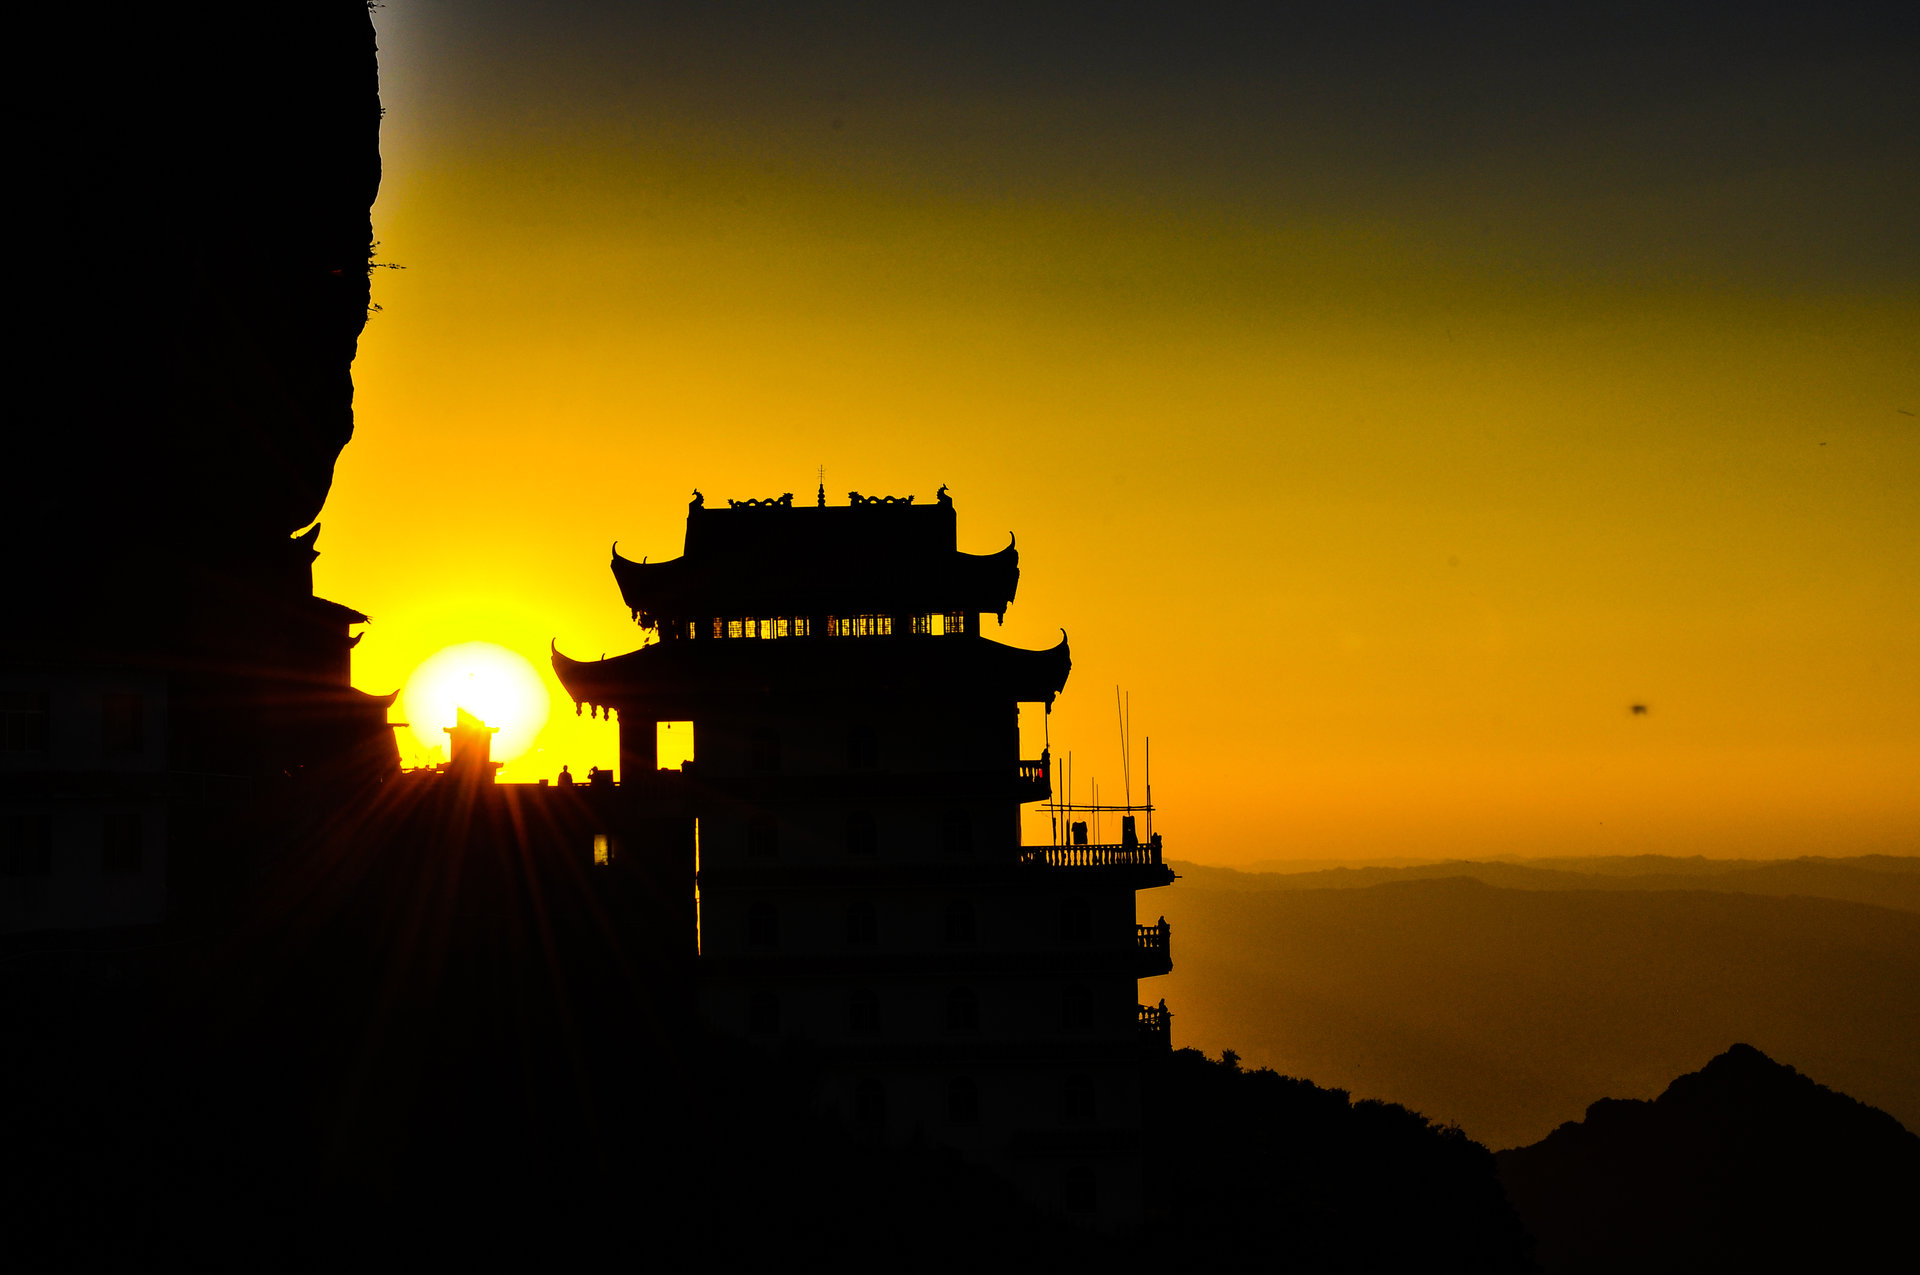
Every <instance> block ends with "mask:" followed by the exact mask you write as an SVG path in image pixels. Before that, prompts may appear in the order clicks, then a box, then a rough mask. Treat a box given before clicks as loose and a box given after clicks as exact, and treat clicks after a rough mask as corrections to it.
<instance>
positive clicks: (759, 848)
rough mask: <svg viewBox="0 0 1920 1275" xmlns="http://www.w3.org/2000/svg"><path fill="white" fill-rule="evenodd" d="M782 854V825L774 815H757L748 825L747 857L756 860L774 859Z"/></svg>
mask: <svg viewBox="0 0 1920 1275" xmlns="http://www.w3.org/2000/svg"><path fill="white" fill-rule="evenodd" d="M779 854H780V825H779V824H778V823H775V822H774V818H773V816H772V815H755V816H754V817H753V819H752V821H751V822H749V823H748V824H747V855H748V857H750V858H754V859H773V858H778V857H779Z"/></svg>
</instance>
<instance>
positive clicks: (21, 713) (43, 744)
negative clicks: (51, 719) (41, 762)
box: [0, 691, 47, 753]
mask: <svg viewBox="0 0 1920 1275" xmlns="http://www.w3.org/2000/svg"><path fill="white" fill-rule="evenodd" d="M46 751H47V693H46V692H45V691H6V692H0V753H44V752H46Z"/></svg>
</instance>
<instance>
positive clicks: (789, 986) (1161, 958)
mask: <svg viewBox="0 0 1920 1275" xmlns="http://www.w3.org/2000/svg"><path fill="white" fill-rule="evenodd" d="M612 565H613V573H614V576H615V579H616V580H617V582H618V584H619V587H620V591H621V595H622V597H623V599H624V600H625V603H626V605H627V607H628V608H629V610H630V611H631V612H632V615H633V618H634V619H635V621H637V623H638V624H639V626H640V628H641V629H642V631H643V633H644V634H645V635H646V644H645V645H643V646H641V647H640V648H639V649H638V650H634V651H632V652H629V653H627V654H625V655H621V656H617V657H615V658H611V659H601V660H597V661H576V660H572V659H569V658H567V657H566V656H565V655H562V654H560V652H559V651H558V650H557V649H556V650H555V652H554V656H553V662H554V668H555V671H556V673H557V674H558V676H559V679H560V682H561V684H562V685H563V686H565V687H566V689H567V691H568V692H569V693H570V694H571V696H572V697H573V699H574V700H575V703H576V706H577V708H578V709H579V710H582V711H588V710H590V711H592V712H594V713H596V714H599V713H605V714H607V715H609V716H615V717H617V718H618V721H619V732H620V775H619V784H618V791H619V801H620V804H621V806H622V807H623V808H624V809H625V811H626V814H625V817H624V818H623V820H622V824H623V826H629V827H635V828H652V829H654V830H655V831H654V832H652V833H649V834H648V835H645V836H641V837H635V838H632V839H631V844H629V845H622V844H620V842H621V836H622V834H621V833H620V832H619V831H616V832H615V833H614V834H613V836H614V844H613V846H612V847H611V854H612V856H614V857H615V858H618V857H620V856H622V855H646V856H650V857H660V856H666V857H671V858H674V859H675V862H673V863H665V862H662V863H656V864H652V865H650V868H651V871H650V873H649V875H651V876H652V877H654V878H655V879H658V880H668V881H671V880H674V879H676V878H677V879H679V880H681V881H684V883H685V888H686V891H687V893H688V896H689V897H690V899H692V900H693V902H694V906H693V907H692V908H690V909H689V913H688V916H687V924H688V932H687V934H686V942H687V944H688V946H689V947H691V948H693V949H694V950H696V951H697V952H698V957H697V960H696V962H695V968H696V978H695V988H696V992H695V994H696V996H697V999H698V1002H699V1005H700V1008H701V1012H702V1014H703V1015H704V1017H705V1018H706V1019H707V1020H708V1021H709V1022H710V1023H712V1024H714V1025H715V1026H717V1027H719V1028H721V1029H723V1030H725V1031H729V1032H732V1033H736V1034H738V1035H740V1036H742V1037H747V1038H751V1039H754V1040H758V1041H761V1042H765V1043H767V1044H769V1045H773V1044H778V1043H786V1044H790V1045H794V1046H797V1047H799V1048H801V1049H803V1050H804V1051H806V1052H807V1053H808V1054H809V1055H810V1056H811V1057H812V1058H813V1059H814V1060H816V1061H817V1063H818V1064H819V1066H820V1071H821V1075H822V1078H823V1079H822V1085H823V1092H822V1094H821V1099H822V1101H823V1102H824V1103H825V1104H826V1105H828V1106H829V1107H831V1108H834V1109H837V1110H838V1111H840V1112H841V1113H842V1115H843V1116H844V1117H845V1118H846V1119H847V1120H848V1121H849V1122H851V1123H853V1124H854V1125H856V1126H857V1127H859V1128H860V1129H862V1130H863V1131H864V1132H865V1133H866V1134H867V1135H868V1136H871V1137H873V1138H876V1139H885V1140H900V1141H905V1140H908V1139H914V1138H919V1139H924V1140H927V1141H932V1142H935V1143H942V1144H946V1145H949V1146H952V1147H955V1148H958V1149H960V1150H961V1151H962V1152H964V1153H965V1154H967V1155H969V1156H971V1157H973V1158H975V1159H977V1160H979V1161H982V1162H984V1163H987V1164H990V1165H992V1166H994V1167H995V1168H997V1169H998V1170H999V1171H1001V1172H1003V1173H1005V1174H1006V1175H1007V1176H1009V1177H1010V1178H1012V1179H1013V1180H1015V1181H1016V1182H1018V1183H1019V1184H1021V1186H1022V1187H1023V1188H1024V1189H1025V1190H1026V1191H1027V1192H1028V1193H1029V1194H1030V1195H1031V1196H1032V1197H1033V1198H1035V1199H1036V1200H1038V1201H1039V1202H1041V1203H1042V1204H1044V1205H1046V1206H1048V1207H1052V1208H1057V1209H1059V1210H1061V1211H1063V1212H1067V1213H1072V1214H1080V1215H1084V1216H1087V1217H1088V1218H1089V1220H1091V1221H1094V1222H1095V1223H1096V1224H1099V1225H1104V1226H1108V1227H1112V1228H1124V1227H1127V1226H1129V1225H1131V1224H1133V1223H1135V1222H1137V1220H1138V1218H1139V1213H1140V1205H1141V1185H1140V1175H1141V1164H1140V1152H1139V1132H1140V1129H1139V1125H1140V1069H1141V1067H1142V1065H1143V1059H1144V1057H1145V1053H1144V1051H1148V1050H1152V1049H1164V1048H1166V1045H1167V1040H1168V1034H1167V1030H1166V1028H1167V1015H1166V1013H1165V1009H1164V1005H1162V1006H1160V1007H1157V1008H1148V1007H1146V1006H1144V1005H1142V1004H1141V1003H1140V1001H1141V998H1140V996H1139V995H1138V990H1137V980H1138V979H1140V978H1143V977H1150V976H1153V975H1157V974H1164V973H1166V972H1167V971H1168V970H1169V969H1170V968H1171V964H1170V961H1169V958H1168V943H1167V931H1166V927H1165V924H1164V923H1161V924H1160V925H1157V926H1141V925H1138V924H1136V920H1135V906H1134V894H1135V891H1137V890H1140V889H1143V888H1149V887H1153V886H1159V885H1164V884H1167V883H1168V882H1170V881H1171V880H1172V873H1171V872H1170V871H1169V870H1168V869H1167V868H1166V866H1165V865H1164V863H1163V862H1162V858H1161V852H1160V843H1159V838H1158V837H1157V836H1153V835H1152V834H1151V832H1150V831H1149V833H1148V836H1147V837H1146V838H1145V839H1142V838H1140V837H1138V836H1136V835H1135V834H1134V831H1133V829H1134V824H1133V821H1132V818H1131V817H1130V816H1129V817H1128V818H1127V819H1126V820H1125V822H1124V824H1123V825H1122V826H1123V829H1124V831H1123V835H1122V841H1121V843H1119V844H1115V845H1111V846H1099V845H1088V844H1085V841H1086V838H1085V836H1084V834H1083V833H1082V834H1080V835H1078V837H1077V838H1076V836H1075V834H1074V833H1073V832H1071V831H1069V829H1070V828H1071V827H1072V825H1070V824H1068V823H1065V822H1063V821H1061V820H1059V819H1056V820H1055V824H1056V826H1057V827H1058V828H1059V829H1060V832H1059V833H1058V835H1056V836H1055V837H1054V838H1053V840H1054V842H1056V843H1058V844H1050V845H1044V846H1025V845H1023V844H1022V835H1021V807H1022V805H1023V804H1024V803H1030V802H1050V801H1051V799H1052V798H1053V788H1052V780H1053V775H1052V764H1051V761H1050V758H1049V757H1048V755H1047V754H1046V752H1045V751H1042V753H1041V755H1040V756H1039V757H1037V758H1022V757H1021V755H1020V752H1021V749H1020V730H1019V712H1020V708H1021V706H1022V705H1028V706H1031V707H1033V708H1036V709H1038V710H1039V711H1041V712H1043V713H1044V712H1048V711H1050V709H1051V706H1052V704H1053V701H1054V698H1055V697H1056V696H1057V695H1059V694H1060V693H1061V691H1062V690H1063V688H1064V687H1065V685H1066V681H1067V676H1068V672H1069V670H1070V668H1071V666H1072V661H1071V658H1070V655H1069V652H1068V648H1067V644H1066V641H1065V637H1064V634H1063V636H1062V640H1061V642H1060V643H1059V644H1058V645H1056V646H1053V647H1051V648H1048V649H1044V650H1026V649H1021V648H1017V647H1013V646H1008V645H1004V644H1002V643H999V642H995V641H993V640H991V639H989V638H987V637H986V636H985V635H984V634H983V633H982V632H981V618H982V617H983V616H985V615H989V614H991V615H994V616H996V617H999V616H1004V614H1005V612H1006V610H1007V608H1008V607H1009V606H1010V605H1011V604H1012V602H1013V599H1014V593H1015V590H1016V588H1017V586H1018V583H1019V578H1020V568H1019V555H1018V551H1017V550H1016V548H1015V547H1014V545H1013V544H1011V543H1009V544H1008V545H1007V546H1006V547H1005V548H1004V549H1000V550H998V551H997V552H991V553H985V554H971V553H966V552H963V551H961V550H960V549H959V547H958V533H957V524H956V517H955V512H954V507H953V504H952V502H951V500H950V499H949V498H948V497H947V494H946V491H945V489H944V488H943V489H941V492H940V493H939V496H938V497H937V498H936V500H935V501H934V502H933V503H931V504H928V503H915V502H914V500H913V498H912V497H899V498H895V497H886V498H866V497H862V496H860V495H859V494H858V493H854V494H853V495H852V497H851V500H850V503H848V504H845V505H831V506H829V505H828V504H827V503H826V498H825V493H824V490H823V491H822V492H821V493H820V496H819V499H818V502H817V503H816V504H814V505H811V506H808V505H798V506H796V505H795V504H794V502H793V500H792V498H791V497H790V496H786V497H780V498H778V499H775V500H765V501H732V502H729V503H728V507H726V508H715V507H708V506H707V505H706V503H705V501H704V500H703V499H702V498H701V497H700V496H699V494H698V493H695V499H694V501H693V504H692V506H691V508H690V509H689V511H688V515H687V526H686V541H685V547H684V550H683V552H682V554H681V555H680V556H679V557H677V558H671V559H668V560H666V561H659V562H655V561H648V560H645V559H643V560H641V561H638V562H636V561H632V560H630V559H628V558H625V557H622V556H620V555H619V554H618V553H617V552H616V553H615V555H614V558H613V564H612ZM667 723H672V724H674V728H675V729H677V730H683V731H684V730H691V731H692V736H693V740H694V745H693V754H692V760H691V761H687V762H685V763H684V764H683V765H682V766H681V767H679V768H678V769H674V770H662V769H661V768H660V765H659V761H660V754H659V752H658V751H657V740H658V739H659V738H660V734H659V732H660V731H661V730H662V728H663V726H664V725H665V724H667ZM1055 804H1056V805H1057V804H1058V803H1055ZM1143 809H1144V808H1143ZM675 820H679V821H682V823H683V831H681V832H679V833H673V832H671V831H668V832H665V833H664V834H663V832H662V831H661V830H662V829H663V828H666V827H668V826H669V825H671V824H672V823H673V821H675ZM1080 826H1081V827H1084V825H1080ZM1076 839H1077V840H1078V841H1080V842H1081V844H1077V845H1076V844H1074V841H1075V840H1076ZM582 852H583V853H585V851H584V848H583V851H582ZM599 853H600V854H606V853H608V851H607V849H606V847H605V846H603V847H602V848H601V850H600V851H599ZM682 857H683V858H684V859H685V862H680V861H679V859H680V858H682Z"/></svg>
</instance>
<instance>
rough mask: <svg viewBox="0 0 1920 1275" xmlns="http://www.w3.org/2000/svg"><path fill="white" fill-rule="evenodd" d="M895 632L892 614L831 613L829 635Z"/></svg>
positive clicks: (869, 635) (843, 635)
mask: <svg viewBox="0 0 1920 1275" xmlns="http://www.w3.org/2000/svg"><path fill="white" fill-rule="evenodd" d="M892 632H893V617H892V616H890V615H830V616H828V617H827V636H828V637H887V636H889V635H891V634H892Z"/></svg>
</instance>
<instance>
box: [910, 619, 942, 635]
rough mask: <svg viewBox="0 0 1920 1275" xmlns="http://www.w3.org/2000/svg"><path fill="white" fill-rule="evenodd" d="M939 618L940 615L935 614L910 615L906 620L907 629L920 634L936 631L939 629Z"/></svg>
mask: <svg viewBox="0 0 1920 1275" xmlns="http://www.w3.org/2000/svg"><path fill="white" fill-rule="evenodd" d="M939 619H940V617H939V616H937V615H916V616H911V617H909V620H908V627H909V631H910V632H912V633H914V634H917V635H922V636H924V635H927V634H932V633H938V632H939V631H940V629H939V627H938V624H939Z"/></svg>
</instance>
